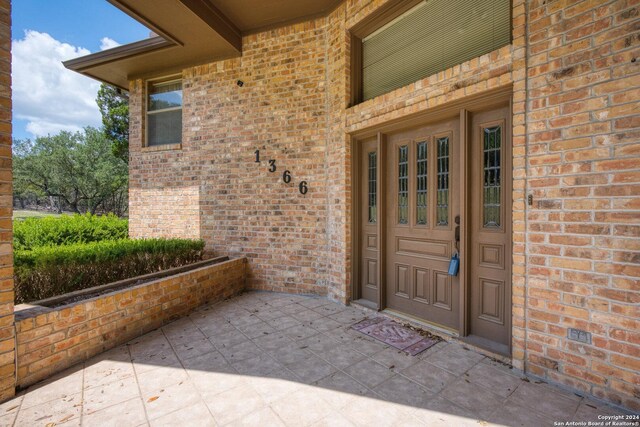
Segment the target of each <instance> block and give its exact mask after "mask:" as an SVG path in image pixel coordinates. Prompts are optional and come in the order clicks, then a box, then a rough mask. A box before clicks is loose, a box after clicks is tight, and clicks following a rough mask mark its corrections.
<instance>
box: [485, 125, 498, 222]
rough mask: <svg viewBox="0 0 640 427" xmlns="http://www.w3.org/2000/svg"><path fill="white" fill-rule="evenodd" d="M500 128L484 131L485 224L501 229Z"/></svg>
mask: <svg viewBox="0 0 640 427" xmlns="http://www.w3.org/2000/svg"><path fill="white" fill-rule="evenodd" d="M501 131H502V129H501V128H500V126H495V127H492V128H486V129H484V153H483V154H484V169H483V171H484V183H483V195H482V197H483V202H482V203H483V223H484V226H485V227H500V198H501V194H500V192H501V182H500V181H501V180H500V172H501V170H500V149H501V142H502V141H501Z"/></svg>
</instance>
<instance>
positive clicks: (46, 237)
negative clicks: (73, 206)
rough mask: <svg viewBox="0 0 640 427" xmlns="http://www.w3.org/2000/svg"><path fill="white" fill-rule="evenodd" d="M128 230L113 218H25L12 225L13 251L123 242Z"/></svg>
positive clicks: (95, 216)
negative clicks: (78, 244) (108, 241)
mask: <svg viewBox="0 0 640 427" xmlns="http://www.w3.org/2000/svg"><path fill="white" fill-rule="evenodd" d="M128 227H129V223H128V221H127V220H126V219H121V218H118V217H117V216H115V215H113V214H109V215H103V216H98V215H91V214H85V215H80V214H76V215H62V216H59V217H44V218H26V219H24V220H16V221H14V223H13V247H14V249H15V250H31V249H35V248H39V247H42V246H57V245H71V244H75V243H91V242H99V241H102V240H118V239H125V238H126V237H127V235H128Z"/></svg>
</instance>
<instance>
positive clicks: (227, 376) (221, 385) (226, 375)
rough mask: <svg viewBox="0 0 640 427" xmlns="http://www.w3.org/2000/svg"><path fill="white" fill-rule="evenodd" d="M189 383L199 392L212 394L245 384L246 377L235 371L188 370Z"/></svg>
mask: <svg viewBox="0 0 640 427" xmlns="http://www.w3.org/2000/svg"><path fill="white" fill-rule="evenodd" d="M189 376H190V378H191V383H192V384H193V385H194V386H195V387H196V389H198V391H200V393H202V394H203V395H204V394H207V395H209V396H213V395H216V394H219V393H222V392H225V391H228V390H231V389H234V388H238V387H243V386H245V385H246V384H247V381H248V377H246V376H244V375H240V374H238V373H236V372H200V371H195V372H194V371H190V372H189Z"/></svg>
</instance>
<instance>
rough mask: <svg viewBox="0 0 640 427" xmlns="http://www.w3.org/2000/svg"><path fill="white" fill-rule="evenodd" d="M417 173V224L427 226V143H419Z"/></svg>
mask: <svg viewBox="0 0 640 427" xmlns="http://www.w3.org/2000/svg"><path fill="white" fill-rule="evenodd" d="M417 148H418V160H417V173H416V184H417V185H416V198H417V201H416V223H417V224H418V225H426V224H427V143H426V142H419V143H418V146H417Z"/></svg>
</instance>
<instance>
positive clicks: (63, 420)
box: [58, 414, 73, 424]
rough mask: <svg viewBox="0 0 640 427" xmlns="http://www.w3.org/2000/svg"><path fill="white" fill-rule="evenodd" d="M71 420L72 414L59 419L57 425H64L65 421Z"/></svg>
mask: <svg viewBox="0 0 640 427" xmlns="http://www.w3.org/2000/svg"><path fill="white" fill-rule="evenodd" d="M71 418H73V414H70V415H67V416H66V417H64V418H63V419H61V420H60V421H58V422H59V423H61V424H62V423H64V422H65V421H69V420H70V419H71Z"/></svg>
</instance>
